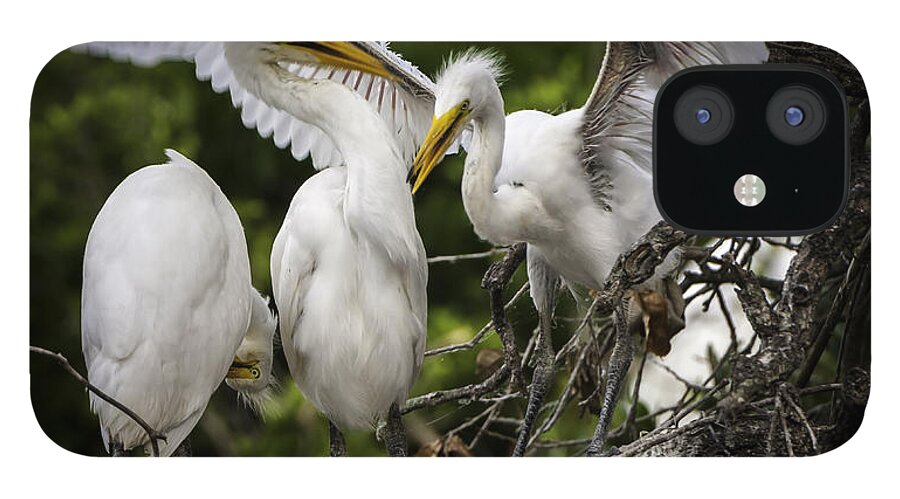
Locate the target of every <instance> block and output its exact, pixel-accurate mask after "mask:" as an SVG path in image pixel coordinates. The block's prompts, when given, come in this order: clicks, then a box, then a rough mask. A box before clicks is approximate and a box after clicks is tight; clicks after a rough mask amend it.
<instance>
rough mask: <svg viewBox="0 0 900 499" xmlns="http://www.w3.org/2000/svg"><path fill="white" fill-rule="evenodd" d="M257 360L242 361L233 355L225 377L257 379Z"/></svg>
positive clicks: (258, 374) (258, 371)
mask: <svg viewBox="0 0 900 499" xmlns="http://www.w3.org/2000/svg"><path fill="white" fill-rule="evenodd" d="M260 375H261V373H260V370H259V362H243V361H241V359H239V358H237V357H235V358H234V360H233V361H232V362H231V366H230V367H229V368H228V374H226V375H225V378H226V379H259V377H260Z"/></svg>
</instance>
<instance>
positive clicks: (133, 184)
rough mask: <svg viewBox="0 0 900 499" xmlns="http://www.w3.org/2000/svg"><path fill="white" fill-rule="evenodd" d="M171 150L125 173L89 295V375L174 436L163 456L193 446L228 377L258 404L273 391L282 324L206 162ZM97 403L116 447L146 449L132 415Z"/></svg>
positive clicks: (108, 207) (85, 341)
mask: <svg viewBox="0 0 900 499" xmlns="http://www.w3.org/2000/svg"><path fill="white" fill-rule="evenodd" d="M166 155H167V156H168V157H169V163H167V164H163V165H155V166H147V167H145V168H142V169H140V170H138V171H136V172H134V173H132V174H131V175H129V176H128V177H127V178H126V179H125V180H124V181H122V183H121V184H119V186H118V187H116V189H115V190H114V191H113V193H112V194H111V195H110V196H109V198H108V199H107V200H106V203H105V204H104V205H103V208H102V209H101V210H100V213H99V214H98V215H97V218H96V220H95V221H94V224H93V226H92V227H91V231H90V234H89V236H88V241H87V247H86V248H85V255H84V274H83V287H82V298H81V340H82V350H83V353H84V360H85V364H86V365H87V370H88V380H89V381H90V382H91V383H92V384H93V385H95V386H97V387H98V388H99V389H100V390H102V391H103V392H105V393H106V394H107V395H110V396H112V397H113V398H114V399H116V400H118V401H119V402H121V403H123V404H125V405H126V406H127V407H128V408H130V409H131V410H132V411H134V412H135V413H136V414H137V415H139V416H140V417H141V418H142V419H144V420H145V421H146V422H147V423H148V424H149V425H150V426H151V427H152V428H154V429H155V430H156V431H158V432H161V433H163V434H164V435H166V437H167V438H166V440H165V441H160V442H159V449H160V455H161V456H169V455H172V454H173V453H176V450H178V452H177V453H176V454H178V455H181V454H183V452H184V450H185V449H189V444H188V443H187V437H188V434H189V433H190V432H191V429H193V427H194V425H196V424H197V421H198V420H199V419H200V416H201V415H202V414H203V412H204V410H205V409H206V405H207V403H208V402H209V398H210V396H211V395H212V394H213V392H214V391H215V390H216V388H217V387H218V386H219V384H221V382H222V380H223V379H224V378H225V377H226V375H227V376H228V377H229V379H228V380H227V381H228V384H229V386H231V387H232V388H233V389H235V390H236V391H238V393H239V394H240V395H241V396H242V398H244V399H245V400H246V401H248V402H249V403H250V405H258V404H256V403H254V401H256V400H259V399H261V398H265V396H266V391H267V389H268V387H269V384H270V376H271V367H272V339H273V335H274V333H275V318H274V316H273V315H272V312H271V311H270V310H269V308H268V305H267V303H266V301H265V299H263V297H262V296H261V295H260V294H259V293H258V292H257V291H256V290H255V289H254V288H253V286H252V285H251V282H250V263H249V259H248V256H247V243H246V241H245V239H244V232H243V228H242V227H241V223H240V220H239V219H238V215H237V213H236V212H235V211H234V208H233V207H232V206H231V204H230V203H229V202H228V200H227V199H226V198H225V195H224V194H223V193H222V191H221V190H220V189H219V186H218V185H216V183H215V182H214V181H213V180H212V179H211V178H210V177H209V175H207V174H206V172H204V171H203V170H202V169H201V168H200V167H199V166H197V165H196V164H194V163H193V162H192V161H191V160H189V159H187V158H185V157H184V156H182V155H181V154H179V153H177V152H175V151H173V150H167V151H166ZM91 408H92V410H93V411H94V412H96V413H97V415H98V416H99V419H100V433H101V436H102V438H103V443H104V446H105V447H106V449H108V450H109V452H110V453H111V454H113V455H122V454H124V453H125V452H127V451H129V450H131V449H133V448H135V447H140V446H145V447H146V448H149V446H150V442H149V441H148V436H147V434H146V433H145V432H144V430H143V429H142V428H141V427H140V426H138V425H137V424H136V423H135V422H134V421H133V420H132V419H131V418H130V417H128V416H127V415H126V414H124V413H122V412H121V411H119V410H118V409H116V408H115V407H113V406H112V405H110V404H108V403H107V402H105V401H103V400H101V399H100V398H98V397H96V396H95V395H93V394H91Z"/></svg>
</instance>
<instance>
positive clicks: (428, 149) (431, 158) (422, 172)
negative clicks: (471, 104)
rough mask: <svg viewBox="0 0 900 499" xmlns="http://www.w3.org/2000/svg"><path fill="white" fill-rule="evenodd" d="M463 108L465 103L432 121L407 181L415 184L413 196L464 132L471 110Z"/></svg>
mask: <svg viewBox="0 0 900 499" xmlns="http://www.w3.org/2000/svg"><path fill="white" fill-rule="evenodd" d="M463 107H464V106H463V103H460V104H458V105H456V106H455V107H453V108H452V109H450V110H449V111H447V112H446V113H444V115H443V116H441V117H439V118H434V120H432V122H431V128H430V129H429V130H428V135H426V136H425V142H423V143H422V147H420V148H419V152H418V154H416V159H415V161H414V162H413V167H412V169H411V170H410V171H409V178H408V179H407V181H408V182H410V183H412V184H413V187H412V192H413V194H415V193H416V191H418V190H419V187H421V186H422V183H424V182H425V179H426V178H428V175H429V174H430V173H431V171H432V170H434V167H435V166H437V164H438V163H440V162H441V159H443V157H444V154H445V153H446V152H447V148H449V147H450V144H452V143H453V141H454V140H456V138H457V137H458V136H459V134H460V133H461V132H462V129H463V127H464V126H465V124H466V119H467V118H468V117H469V114H470V113H471V111H470V110H469V109H463Z"/></svg>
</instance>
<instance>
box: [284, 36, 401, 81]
mask: <svg viewBox="0 0 900 499" xmlns="http://www.w3.org/2000/svg"><path fill="white" fill-rule="evenodd" d="M279 45H281V46H283V47H286V48H290V49H294V50H299V51H301V52H305V53H307V54H310V55H312V56H313V57H315V58H316V60H318V61H319V62H321V63H322V64H325V65H328V66H334V67H338V68H344V69H353V70H358V71H362V72H364V73H370V74H373V75H376V76H381V77H383V78H387V79H390V80H396V79H398V78H397V75H395V74H393V73H391V71H390V69H389V68H388V66H386V65H385V64H384V62H383V61H382V60H381V59H379V58H377V57H375V56H374V55H372V54H371V53H369V52H368V51H367V50H366V49H365V48H363V46H362V45H359V44H356V43H353V42H282V43H279Z"/></svg>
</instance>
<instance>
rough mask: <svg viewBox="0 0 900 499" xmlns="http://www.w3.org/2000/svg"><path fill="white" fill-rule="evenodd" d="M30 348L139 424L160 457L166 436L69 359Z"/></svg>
mask: <svg viewBox="0 0 900 499" xmlns="http://www.w3.org/2000/svg"><path fill="white" fill-rule="evenodd" d="M28 348H29V350H31V352H32V353H36V354H40V355H44V356H46V357H50V358H51V359H53V360H54V361H55V362H56V363H57V364H59V365H60V366H61V367H62V368H63V369H65V370H66V372H68V373H69V374H71V375H72V377H73V378H75V379H76V380H78V382H79V383H81V384H82V385H84V387H85V388H87V389H88V390H90V391H91V392H92V393H93V394H94V395H96V396H98V397H100V398H101V399H103V400H105V401H106V402H108V403H109V404H110V405H112V406H113V407H115V408H116V409H118V410H120V411H122V412H123V413H124V414H125V415H126V416H128V417H129V418H131V419H132V420H133V421H134V422H135V423H137V424H138V426H140V427H141V428H143V430H144V431H145V432H147V438H149V439H150V448H151V450H152V452H153V456H154V457H159V443H158V442H157V440H162V441H164V442H165V441H166V436H165V435H163V434H162V433H160V432H158V431H156V430H154V429H153V427H152V426H150V425H149V424H147V422H146V421H144V419H143V418H141V417H140V416H138V415H137V413H135V412H134V411H132V410H131V409H129V408H128V407H126V406H125V404H123V403H121V402H119V401H118V400H116V399H114V398H112V397H110V396H109V395H107V394H105V393H103V391H102V390H100V389H99V388H97V387H96V386H94V385H92V384H91V383H90V382H89V381H88V380H87V378H85V377H84V376H82V375H81V373H79V372H78V371H76V370H75V368H74V367H72V364H70V363H69V359H67V358H66V357H65V356H63V355H62V354H60V353H56V352H51V351H50V350H46V349H43V348H41V347H36V346H29V347H28Z"/></svg>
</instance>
